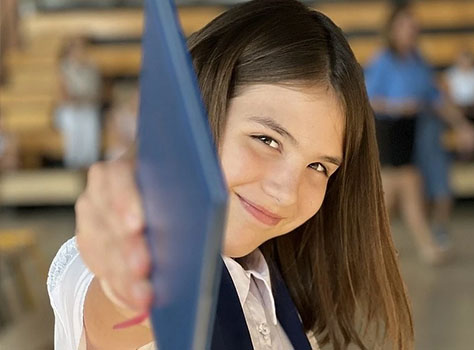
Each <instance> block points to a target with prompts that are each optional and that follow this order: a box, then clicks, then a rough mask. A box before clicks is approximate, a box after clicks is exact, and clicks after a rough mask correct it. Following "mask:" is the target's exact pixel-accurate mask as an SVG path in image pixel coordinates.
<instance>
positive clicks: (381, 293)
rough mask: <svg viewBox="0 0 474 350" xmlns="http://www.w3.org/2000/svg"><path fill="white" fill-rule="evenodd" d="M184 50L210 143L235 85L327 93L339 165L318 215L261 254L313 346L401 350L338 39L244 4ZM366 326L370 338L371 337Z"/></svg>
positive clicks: (362, 111)
mask: <svg viewBox="0 0 474 350" xmlns="http://www.w3.org/2000/svg"><path fill="white" fill-rule="evenodd" d="M188 44H189V48H190V51H191V55H192V57H193V63H194V66H195V70H196V73H197V75H198V80H199V83H200V87H201V92H202V97H203V100H204V103H205V105H206V107H207V110H208V114H209V121H210V125H211V129H212V131H213V133H214V136H215V139H216V142H217V143H219V139H220V137H221V135H222V132H223V128H224V125H225V122H226V111H227V106H228V104H229V100H230V99H231V98H232V97H234V96H235V95H236V94H238V92H239V87H241V86H245V85H248V84H254V83H278V84H292V85H295V84H305V85H323V86H324V85H325V86H329V87H331V88H333V89H334V91H336V92H337V94H338V96H339V99H340V102H341V105H342V106H343V107H344V111H345V136H344V148H343V149H344V160H343V164H342V165H341V167H340V168H339V170H338V171H337V172H336V173H335V174H334V175H333V176H332V177H331V178H330V180H329V184H328V188H327V193H326V197H325V200H324V203H323V205H322V207H321V209H320V210H319V212H318V213H317V214H315V215H314V217H312V218H311V219H310V220H308V221H307V222H306V223H305V224H303V225H302V226H300V227H299V228H297V229H295V230H294V231H293V232H290V233H288V234H286V235H283V236H280V237H277V238H274V239H272V240H270V241H268V242H266V243H265V244H263V245H262V247H261V249H262V251H263V253H264V254H265V256H266V258H267V261H270V262H274V263H275V264H277V265H278V266H279V268H280V270H281V273H282V276H283V278H284V279H285V281H286V283H287V285H288V287H289V290H290V293H291V295H292V298H293V300H294V302H295V305H296V306H297V308H298V311H299V313H300V315H301V318H302V321H303V325H304V328H305V330H306V331H312V332H313V333H314V334H315V335H316V337H317V339H318V340H319V343H320V345H321V346H322V345H325V344H331V345H332V348H333V349H342V348H346V347H347V345H348V344H350V343H353V344H356V345H358V346H359V347H360V348H361V349H367V348H368V347H370V348H374V346H376V345H373V344H372V345H369V342H368V339H369V338H374V337H375V338H376V339H378V340H379V341H380V342H382V341H384V342H385V343H389V344H390V345H392V346H393V348H397V349H411V348H412V347H413V327H412V319H411V313H410V307H409V303H408V300H407V295H406V291H405V287H404V284H403V281H402V279H401V276H400V272H399V268H398V263H397V258H396V254H395V249H394V246H393V243H392V240H391V234H390V228H389V223H388V218H387V214H386V211H385V207H384V202H383V194H382V185H381V179H380V171H379V163H378V152H377V145H376V140H375V129H374V118H373V115H372V111H371V109H370V106H369V102H368V99H367V95H366V90H365V85H364V79H363V75H362V70H361V68H360V66H359V64H358V63H357V61H356V59H355V57H354V55H353V53H352V51H351V49H350V47H349V45H348V43H347V41H346V40H345V38H344V35H343V33H342V31H341V30H340V29H339V28H338V27H337V26H336V25H335V24H334V23H333V22H332V21H331V20H330V19H329V18H327V17H326V16H324V15H323V14H321V13H319V12H317V11H313V10H310V9H308V8H307V7H306V6H304V5H302V4H301V3H300V2H298V1H296V0H254V1H250V2H248V3H245V4H242V5H239V6H236V7H233V8H232V9H230V10H229V11H227V12H225V13H223V14H222V15H220V16H219V17H218V18H216V19H215V20H213V21H212V22H211V23H209V24H208V25H207V26H206V27H204V28H203V29H201V30H200V31H199V32H197V33H195V34H193V35H192V36H191V37H190V38H189V41H188ZM374 325H375V326H376V329H378V330H379V331H380V332H379V331H377V332H376V333H373V332H374V331H373V330H374V327H372V326H374ZM362 326H364V327H362ZM367 329H371V330H372V331H370V332H369V331H367ZM371 332H372V333H371ZM369 333H370V334H369Z"/></svg>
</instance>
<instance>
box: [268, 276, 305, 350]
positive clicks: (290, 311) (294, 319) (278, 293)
mask: <svg viewBox="0 0 474 350" xmlns="http://www.w3.org/2000/svg"><path fill="white" fill-rule="evenodd" d="M272 286H273V291H274V293H273V297H274V298H275V307H276V312H277V317H278V321H279V322H280V324H281V326H282V327H283V329H284V330H285V332H286V335H287V336H288V339H290V342H291V344H292V345H293V348H294V349H295V350H311V344H310V343H309V341H308V338H307V337H306V333H305V331H304V329H303V324H302V323H301V321H300V318H299V316H298V312H297V310H296V306H295V304H293V300H292V299H291V296H290V293H289V291H288V289H287V288H286V284H285V281H284V280H283V278H282V277H281V275H280V273H279V271H278V270H277V269H276V268H274V269H273V273H272Z"/></svg>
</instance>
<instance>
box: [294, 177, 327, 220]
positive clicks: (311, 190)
mask: <svg viewBox="0 0 474 350" xmlns="http://www.w3.org/2000/svg"><path fill="white" fill-rule="evenodd" d="M326 187H327V181H326V180H324V181H320V182H319V183H318V184H314V183H313V184H311V185H310V186H308V188H303V189H302V192H303V193H302V194H301V197H300V198H301V201H300V208H299V215H298V216H299V219H300V220H301V221H302V222H304V221H306V220H308V219H309V218H311V217H312V216H313V215H314V214H316V213H317V212H318V211H319V209H320V208H321V205H322V204H323V201H324V196H325V194H326Z"/></svg>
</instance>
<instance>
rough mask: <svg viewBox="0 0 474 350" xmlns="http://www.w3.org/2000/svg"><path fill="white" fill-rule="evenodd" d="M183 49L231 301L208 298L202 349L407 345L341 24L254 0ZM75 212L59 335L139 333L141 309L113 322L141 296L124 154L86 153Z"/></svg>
mask: <svg viewBox="0 0 474 350" xmlns="http://www.w3.org/2000/svg"><path fill="white" fill-rule="evenodd" d="M189 49H190V52H191V55H192V57H193V63H194V67H195V70H196V73H197V76H198V80H199V82H200V88H201V92H202V97H203V100H204V103H205V105H206V107H207V111H208V115H209V122H210V125H211V129H212V131H213V134H214V137H215V140H216V145H217V148H218V153H219V157H220V161H221V165H222V169H223V172H224V175H225V178H226V181H227V185H228V191H229V212H228V221H227V226H226V232H225V236H224V237H225V238H224V245H223V252H222V255H223V260H224V263H225V267H226V268H225V269H224V270H225V271H224V274H225V273H228V275H229V276H230V277H229V281H230V283H229V284H224V283H225V279H223V281H224V282H222V283H221V288H220V295H219V300H218V305H219V304H220V303H227V304H228V305H231V304H232V303H233V301H232V300H236V301H237V306H236V305H235V304H232V305H233V307H234V311H235V314H233V315H232V317H229V316H228V315H225V314H220V315H219V306H218V311H217V312H218V316H222V317H216V323H215V324H214V334H213V342H212V349H213V350H216V349H249V348H253V349H256V350H257V349H284V350H288V349H310V348H313V349H318V344H319V346H324V345H330V346H332V348H334V349H344V348H347V346H348V345H349V344H350V343H352V344H355V345H357V346H358V347H359V348H361V349H373V348H379V347H382V346H383V345H386V346H390V347H391V348H396V349H411V348H412V343H413V330H412V320H411V315H410V310H409V305H408V300H407V296H406V292H405V289H404V284H403V282H402V279H401V277H400V273H399V269H398V264H397V259H396V254H395V250H394V247H393V244H392V240H391V236H390V231H389V224H388V220H387V215H386V212H385V208H384V203H383V194H382V187H381V180H380V173H379V165H378V158H377V157H378V154H377V147H376V140H375V131H374V122H373V115H372V112H371V109H370V106H369V103H368V99H367V95H366V92H365V86H364V83H363V76H362V71H361V69H360V67H359V65H358V64H357V62H356V60H355V58H354V55H353V53H352V51H351V50H350V48H349V45H348V44H347V42H346V40H345V39H344V35H343V33H342V32H341V30H340V29H339V28H338V27H336V26H335V25H334V23H332V22H331V21H330V20H329V19H328V18H327V17H325V16H324V15H322V14H321V13H319V12H316V11H312V10H310V9H308V8H306V7H305V6H304V5H302V4H301V3H299V2H298V1H295V0H254V1H251V2H248V3H245V4H242V5H240V6H237V7H234V8H232V9H230V10H229V11H227V12H226V13H224V14H222V15H221V16H219V17H218V18H216V19H215V20H213V21H212V22H211V23H210V24H208V25H207V26H206V27H205V28H203V29H202V30H200V31H199V32H197V33H195V34H194V35H192V36H191V37H190V39H189ZM76 211H77V233H76V238H75V239H73V240H71V241H69V242H68V243H66V244H65V245H64V246H63V248H61V250H60V251H59V252H58V255H57V257H56V259H55V261H54V262H53V266H52V269H51V273H50V278H49V288H48V289H49V293H50V298H51V303H52V306H53V309H54V311H55V314H56V320H57V322H56V342H57V343H56V346H57V348H60V349H77V348H78V346H87V349H95V348H98V349H136V348H140V347H141V346H145V345H146V344H147V343H150V342H151V341H152V334H151V330H150V327H149V325H148V324H147V322H144V323H142V324H141V325H140V326H134V327H130V328H127V329H125V330H121V331H117V330H115V331H114V330H113V326H114V325H115V324H117V323H120V322H123V321H124V320H127V319H128V318H130V317H131V316H134V315H136V314H137V313H138V312H143V311H144V310H146V309H147V307H148V306H149V305H150V302H151V288H150V285H149V282H148V281H147V279H146V278H147V273H148V272H149V268H150V258H149V256H148V253H147V250H146V247H145V243H144V238H143V236H142V229H143V226H144V219H143V211H142V209H141V206H140V198H139V194H138V190H137V187H136V185H135V181H134V179H133V164H132V162H131V161H124V160H122V161H115V162H109V163H101V164H96V165H94V166H93V167H92V168H91V169H90V171H89V180H88V185H87V188H86V190H85V192H84V194H83V195H82V196H81V198H80V199H79V200H78V202H77V205H76ZM76 242H77V246H76ZM79 252H80V255H79ZM86 266H87V267H86ZM234 296H235V298H233V297H234ZM288 310H290V311H288ZM291 310H294V312H293V311H291ZM287 311H288V312H287ZM293 314H294V315H296V317H292V316H291V315H293ZM234 316H235V317H234ZM298 316H299V317H298ZM226 320H229V321H230V322H225V321H226ZM236 334H237V335H238V336H236ZM219 339H220V341H221V343H219V341H218V340H219ZM310 343H311V345H310ZM235 344H239V345H235ZM147 346H148V345H147Z"/></svg>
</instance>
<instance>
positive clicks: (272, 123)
mask: <svg viewBox="0 0 474 350" xmlns="http://www.w3.org/2000/svg"><path fill="white" fill-rule="evenodd" d="M249 120H250V121H253V122H256V123H258V124H261V125H263V126H264V127H267V128H269V129H272V130H273V131H275V132H276V133H278V134H280V135H281V136H283V137H286V138H288V139H290V141H291V142H292V143H293V144H295V145H298V141H297V140H296V139H295V137H294V136H293V135H291V134H290V132H289V131H288V130H286V129H285V128H284V127H283V126H281V125H280V124H279V123H278V122H277V121H276V120H274V119H272V118H269V117H258V116H252V117H250V118H249ZM321 158H322V159H323V160H325V161H327V162H329V163H332V164H334V165H336V166H340V165H341V163H342V160H341V159H340V158H337V157H331V156H322V157H321Z"/></svg>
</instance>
